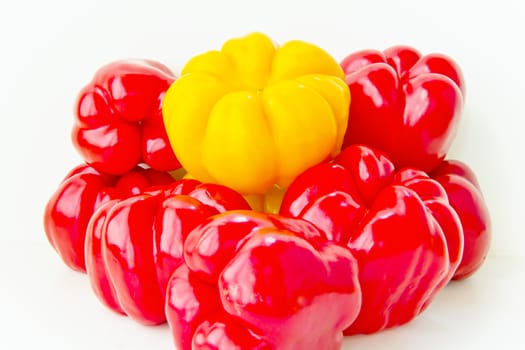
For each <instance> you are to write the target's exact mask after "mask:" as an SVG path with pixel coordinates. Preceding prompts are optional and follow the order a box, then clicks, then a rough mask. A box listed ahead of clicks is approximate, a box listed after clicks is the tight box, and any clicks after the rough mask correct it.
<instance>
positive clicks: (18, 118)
mask: <svg viewBox="0 0 525 350" xmlns="http://www.w3.org/2000/svg"><path fill="white" fill-rule="evenodd" d="M523 13H525V2H523V1H520V0H516V1H498V2H495V1H461V2H460V1H452V0H444V1H439V2H435V1H432V2H422V1H417V0H413V1H408V0H397V1H384V2H382V3H380V2H377V1H364V0H360V1H329V0H324V1H319V2H308V1H305V0H303V1H273V0H272V1H270V0H267V1H258V2H253V3H252V2H251V1H225V0H222V1H208V2H203V1H187V2H182V1H164V2H161V1H147V2H146V1H140V2H139V1H113V2H110V1H95V0H92V1H84V2H72V1H70V2H67V1H54V0H48V1H36V0H35V1H17V2H14V1H13V2H7V1H4V2H2V3H1V4H0V39H1V40H0V50H1V54H0V113H1V118H2V121H3V125H2V127H1V128H0V152H1V159H2V172H1V175H0V176H1V177H0V178H1V180H2V183H3V187H4V189H3V198H2V200H1V201H0V215H1V216H0V217H1V220H0V225H1V227H0V276H2V277H1V280H0V281H1V282H0V284H1V287H0V303H1V304H0V305H1V310H2V317H1V318H0V322H1V324H0V330H1V331H0V349H29V348H36V347H38V348H53V349H72V348H76V349H94V348H96V349H100V350H105V349H115V348H124V346H125V347H126V348H127V349H171V348H173V346H172V344H171V338H170V335H169V331H168V330H167V328H166V327H158V328H146V327H142V326H139V325H136V324H134V323H133V322H132V321H130V320H129V319H125V318H122V317H118V316H114V315H113V314H111V313H109V312H108V311H106V310H105V309H103V308H102V306H100V304H99V303H98V301H97V300H96V299H95V297H94V296H93V294H92V293H91V290H90V288H89V285H88V281H87V278H85V276H82V275H80V274H76V273H73V272H70V271H68V270H67V269H66V268H65V267H64V266H63V265H62V264H61V263H60V262H59V260H58V258H57V257H56V255H55V254H54V252H53V251H52V249H51V248H50V246H49V245H48V244H47V242H46V240H45V236H44V233H43V230H42V224H41V223H42V211H43V207H44V205H45V202H46V201H47V199H48V197H49V196H50V195H51V193H52V192H53V191H54V190H55V188H56V186H57V185H58V182H59V180H60V179H61V178H62V177H63V176H64V175H65V174H66V172H67V171H68V170H69V169H70V168H72V167H73V166H74V165H76V164H77V163H79V162H80V158H79V157H78V155H77V154H76V152H75V151H74V150H73V148H72V146H71V143H70V136H69V133H70V129H71V125H72V108H73V104H74V100H75V97H76V94H77V92H78V90H79V89H80V88H81V87H82V86H83V85H84V84H85V83H87V82H88V81H89V80H90V78H91V76H92V74H93V73H94V72H95V70H96V69H97V68H98V67H100V66H101V65H103V64H105V63H107V62H109V61H112V60H115V59H120V58H127V57H143V58H151V59H156V60H158V61H160V62H163V63H165V64H166V65H168V66H170V67H171V68H172V69H174V70H175V71H178V70H179V69H180V68H181V67H182V66H183V65H184V63H185V62H186V61H187V60H188V59H189V58H190V57H191V56H192V55H194V54H196V53H199V52H202V51H205V50H209V49H214V48H218V47H220V45H221V44H222V42H223V41H224V40H225V39H227V38H229V37H233V36H240V35H244V34H246V33H248V32H251V31H255V30H257V31H263V32H266V33H268V34H269V35H270V36H272V38H274V39H275V40H276V41H277V42H281V43H282V42H284V41H287V40H290V39H302V40H306V41H310V42H313V43H315V44H317V45H319V46H321V47H323V48H325V49H326V50H327V51H329V52H330V53H331V54H332V55H334V57H335V58H336V59H338V60H340V59H342V58H343V57H344V56H345V55H346V54H348V53H350V52H352V51H355V50H358V49H363V48H378V49H382V48H386V47H388V46H391V45H395V44H409V45H413V46H414V47H416V48H418V49H419V50H421V51H422V52H430V51H435V52H443V53H446V54H448V55H450V56H452V57H453V58H454V59H456V60H457V62H458V63H459V64H460V66H461V67H462V69H463V72H464V75H465V79H466V83H467V100H466V106H465V113H464V118H463V120H462V122H461V127H460V130H459V133H458V139H457V140H456V143H455V144H454V146H453V149H452V150H451V152H450V155H451V157H454V158H458V159H461V160H463V161H465V162H467V163H468V164H470V165H471V166H472V168H473V169H474V170H475V171H476V173H477V174H478V177H479V180H480V183H481V185H482V187H483V189H484V193H485V197H486V199H487V201H488V205H489V208H490V211H491V214H492V218H493V244H492V248H491V251H490V255H489V259H488V261H487V262H486V264H485V266H484V267H483V268H482V270H481V271H480V272H479V273H478V274H477V275H476V276H474V277H473V278H472V279H471V280H468V281H466V282H464V283H459V284H454V285H453V286H449V287H447V288H446V289H445V290H444V291H443V292H442V293H441V294H440V295H439V296H438V298H437V300H436V301H435V303H434V304H433V305H432V306H431V308H430V309H429V310H428V311H427V312H425V313H424V314H423V315H422V316H421V317H420V318H418V319H417V320H416V321H414V322H413V323H411V324H409V325H408V326H406V327H401V328H398V329H394V330H392V331H388V332H384V333H381V334H378V335H374V336H367V337H355V338H350V339H348V340H347V343H345V349H350V348H352V349H358V350H359V349H363V350H364V349H397V348H403V349H407V350H411V349H420V348H425V349H443V348H447V349H493V348H495V347H496V346H497V345H501V348H503V349H513V348H520V346H518V344H519V343H518V341H519V339H520V338H519V335H520V332H522V330H523V327H524V326H525V316H524V314H525V307H524V303H523V301H522V300H523V299H522V297H521V291H522V290H523V289H524V287H525V281H524V273H523V267H525V263H524V260H525V258H524V253H523V247H525V234H524V231H525V225H524V224H523V215H524V214H525V206H524V203H525V200H524V199H523V198H525V188H524V185H523V180H522V179H523V174H524V172H525V157H524V156H523V153H522V152H523V150H525V137H523V133H524V131H525V127H524V125H525V124H524V119H525V108H524V105H523V98H524V95H523V94H524V89H523V81H525V69H524V68H523V66H524V64H525V63H524V62H523V57H525V41H524V40H523V38H522V33H523V32H525V25H524V24H523ZM498 347H499V346H498Z"/></svg>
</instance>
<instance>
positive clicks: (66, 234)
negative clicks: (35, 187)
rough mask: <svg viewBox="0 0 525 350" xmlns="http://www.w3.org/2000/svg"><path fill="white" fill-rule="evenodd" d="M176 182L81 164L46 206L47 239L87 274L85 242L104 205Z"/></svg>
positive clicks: (162, 174) (136, 171)
mask: <svg viewBox="0 0 525 350" xmlns="http://www.w3.org/2000/svg"><path fill="white" fill-rule="evenodd" d="M173 181H174V179H173V178H172V177H171V176H170V175H169V174H168V173H165V172H160V171H157V170H153V169H143V168H140V167H136V168H135V169H133V170H132V171H130V172H128V173H127V174H125V175H122V176H114V175H107V174H103V173H100V172H99V171H97V170H95V169H94V168H93V167H91V166H89V165H87V164H82V165H78V166H77V167H75V168H74V169H73V170H71V171H70V172H69V174H68V175H67V176H66V177H65V179H64V180H63V181H62V183H61V184H60V185H59V186H58V188H57V190H56V191H55V192H54V193H53V195H52V196H51V198H50V199H49V201H48V202H47V205H46V208H45V211H44V230H45V233H46V236H47V238H48V240H49V242H50V243H51V245H52V246H53V248H55V250H56V251H57V253H58V254H59V255H60V257H61V258H62V260H63V261H64V263H65V264H66V265H67V266H69V267H70V268H72V269H73V270H77V271H81V272H85V271H86V265H85V259H84V240H85V237H86V228H87V225H88V222H89V219H90V218H91V215H92V214H93V212H94V211H95V210H96V209H97V208H98V207H100V206H101V205H102V204H104V203H105V202H108V201H110V200H112V199H119V198H124V197H128V196H131V195H133V194H138V193H141V192H143V191H144V190H146V189H147V188H149V187H150V186H154V185H164V184H169V183H171V182H173Z"/></svg>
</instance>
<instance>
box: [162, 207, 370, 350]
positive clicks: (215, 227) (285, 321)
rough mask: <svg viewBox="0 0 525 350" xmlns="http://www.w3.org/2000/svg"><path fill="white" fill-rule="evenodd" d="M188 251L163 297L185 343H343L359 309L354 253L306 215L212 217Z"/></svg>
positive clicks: (224, 347)
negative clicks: (327, 234)
mask: <svg viewBox="0 0 525 350" xmlns="http://www.w3.org/2000/svg"><path fill="white" fill-rule="evenodd" d="M184 258H185V261H186V264H185V265H181V266H180V267H179V268H178V269H177V270H175V272H174V273H173V274H172V276H171V278H170V280H169V282H168V289H167V299H166V313H167V317H168V323H169V325H170V328H171V330H172V333H173V337H174V340H175V345H176V346H177V348H178V349H181V350H190V349H193V350H197V349H202V350H204V349H221V350H229V349H281V350H292V349H304V350H309V349H312V350H313V349H339V348H340V347H341V344H342V337H343V334H342V331H343V329H344V328H346V327H347V326H348V325H349V324H350V323H351V322H352V321H353V320H354V319H355V317H356V315H357V313H358V312H359V308H360V304H361V291H360V287H359V283H358V281H357V264H356V262H355V259H354V258H353V256H352V254H351V253H350V251H349V250H348V249H347V248H345V247H342V246H340V245H338V244H335V243H333V242H330V241H328V240H327V239H326V235H325V234H324V233H323V232H322V231H321V230H319V229H318V228H316V227H315V226H314V225H312V224H310V223H309V222H307V221H304V220H299V219H294V218H285V217H281V216H278V215H270V214H263V213H258V212H254V211H230V212H227V213H223V214H219V215H215V216H212V217H210V218H208V219H207V220H206V221H205V222H204V223H202V224H201V225H199V226H197V227H196V228H195V229H194V230H193V231H192V232H191V233H190V234H189V236H188V238H187V239H186V242H185V244H184Z"/></svg>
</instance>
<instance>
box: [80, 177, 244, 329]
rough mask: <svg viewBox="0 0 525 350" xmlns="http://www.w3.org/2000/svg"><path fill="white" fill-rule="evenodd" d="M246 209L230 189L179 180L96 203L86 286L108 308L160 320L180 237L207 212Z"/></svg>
mask: <svg viewBox="0 0 525 350" xmlns="http://www.w3.org/2000/svg"><path fill="white" fill-rule="evenodd" d="M231 209H249V206H248V203H247V202H246V201H245V200H244V198H243V197H242V196H241V195H240V194H238V193H236V192H234V191H233V190H231V189H229V188H226V187H223V186H220V185H215V184H201V183H200V182H199V181H196V180H180V181H177V182H175V183H172V184H170V185H168V186H163V187H158V188H156V189H153V190H150V191H147V192H146V193H142V194H138V195H135V196H131V197H128V198H125V199H122V200H114V201H110V202H107V203H105V204H104V205H102V206H101V207H100V208H99V209H98V210H97V211H96V212H95V213H94V214H93V217H92V219H91V221H90V223H89V225H88V228H87V235H86V243H85V248H86V267H87V273H88V276H89V279H90V282H91V286H92V288H93V290H94V292H95V294H96V295H97V297H98V298H99V299H100V300H101V301H102V303H103V304H105V305H106V306H108V307H109V308H110V309H112V310H114V311H116V312H119V313H122V314H126V315H128V316H130V317H131V318H132V319H134V320H136V321H138V322H140V323H143V324H148V325H154V324H159V323H163V322H165V320H166V316H165V312H164V300H165V291H166V285H167V282H168V279H169V277H170V275H171V273H172V272H173V270H175V268H177V267H178V266H179V265H181V264H182V263H183V261H184V259H183V242H184V240H185V238H186V236H187V235H188V233H189V231H191V230H192V229H193V228H194V227H195V226H197V225H198V224H200V223H201V222H203V221H204V220H205V219H206V218H207V217H209V216H210V215H213V214H217V213H220V212H223V211H226V210H231Z"/></svg>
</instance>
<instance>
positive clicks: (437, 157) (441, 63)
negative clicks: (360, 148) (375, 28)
mask: <svg viewBox="0 0 525 350" xmlns="http://www.w3.org/2000/svg"><path fill="white" fill-rule="evenodd" d="M341 66H342V68H343V70H344V72H345V75H346V82H347V84H348V86H349V89H350V92H351V94H352V104H351V105H350V112H349V119H348V127H347V131H346V135H345V138H344V143H343V146H344V147H346V146H349V145H352V144H366V145H368V146H371V147H374V148H378V149H380V150H382V151H384V152H386V153H387V154H388V155H389V157H390V158H391V159H392V161H393V162H394V164H396V166H397V167H403V166H413V167H416V168H419V169H422V170H424V171H427V172H428V171H431V170H433V169H435V168H436V167H437V166H438V165H439V163H440V162H441V161H442V160H443V159H444V158H445V155H446V153H447V152H448V150H449V148H450V146H451V144H452V141H453V139H454V137H455V135H456V132H457V128H458V124H459V121H460V115H461V110H462V106H463V100H464V95H465V83H464V81H463V77H462V73H461V70H460V68H459V66H458V65H457V64H456V63H455V62H454V61H453V60H452V59H451V58H449V57H447V56H445V55H441V54H428V55H424V56H423V55H422V54H421V53H419V52H418V51H417V50H415V49H413V48H411V47H408V46H394V47H391V48H389V49H387V50H385V51H383V52H381V51H376V50H364V51H359V52H356V53H353V54H351V55H349V56H347V57H346V58H345V59H344V60H343V61H342V62H341Z"/></svg>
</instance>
